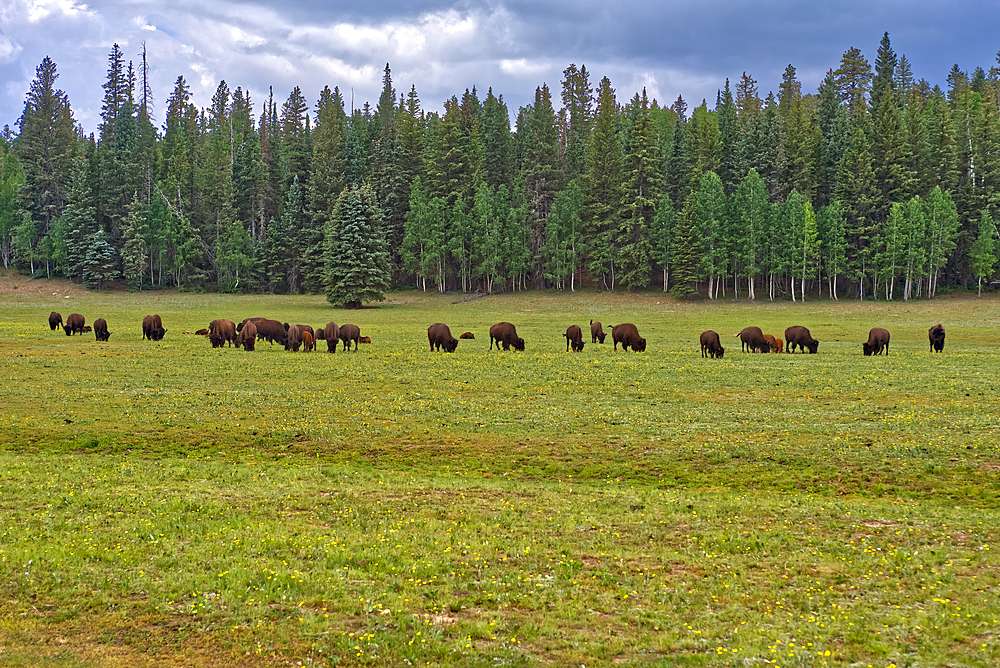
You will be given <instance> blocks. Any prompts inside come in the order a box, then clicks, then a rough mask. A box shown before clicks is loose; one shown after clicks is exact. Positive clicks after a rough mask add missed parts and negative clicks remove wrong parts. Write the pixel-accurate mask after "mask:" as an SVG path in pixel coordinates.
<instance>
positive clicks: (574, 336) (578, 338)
mask: <svg viewBox="0 0 1000 668" xmlns="http://www.w3.org/2000/svg"><path fill="white" fill-rule="evenodd" d="M563 336H565V337H566V352H569V348H570V346H571V345H572V346H573V352H575V353H579V352H583V331H582V330H581V329H580V325H570V326H569V327H567V328H566V333H565V334H563Z"/></svg>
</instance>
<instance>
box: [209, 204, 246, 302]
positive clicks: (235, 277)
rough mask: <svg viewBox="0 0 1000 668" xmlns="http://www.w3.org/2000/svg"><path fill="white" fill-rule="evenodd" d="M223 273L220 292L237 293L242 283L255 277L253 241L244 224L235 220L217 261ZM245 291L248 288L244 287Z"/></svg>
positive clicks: (222, 244)
mask: <svg viewBox="0 0 1000 668" xmlns="http://www.w3.org/2000/svg"><path fill="white" fill-rule="evenodd" d="M216 262H217V264H218V265H219V269H220V271H221V275H222V280H221V281H220V282H219V288H220V290H224V291H227V292H228V291H231V292H235V291H237V290H239V289H240V285H241V283H243V282H245V281H247V280H248V279H249V278H251V277H252V276H253V269H254V264H255V258H254V255H253V239H251V238H250V233H249V232H248V231H247V228H246V227H244V225H243V223H242V222H241V221H239V220H234V221H233V222H232V224H231V225H230V226H229V229H228V230H227V231H226V234H225V235H224V236H223V239H222V242H221V243H220V244H219V255H218V258H217V260H216ZM244 291H246V286H245V285H244Z"/></svg>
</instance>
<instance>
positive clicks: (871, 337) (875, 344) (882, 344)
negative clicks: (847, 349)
mask: <svg viewBox="0 0 1000 668" xmlns="http://www.w3.org/2000/svg"><path fill="white" fill-rule="evenodd" d="M861 350H862V351H863V352H864V354H865V357H869V356H871V355H881V354H882V351H883V350H885V354H886V357H888V356H889V330H887V329H882V328H881V327H872V328H871V330H870V331H869V332H868V340H867V341H865V342H864V343H862V344H861Z"/></svg>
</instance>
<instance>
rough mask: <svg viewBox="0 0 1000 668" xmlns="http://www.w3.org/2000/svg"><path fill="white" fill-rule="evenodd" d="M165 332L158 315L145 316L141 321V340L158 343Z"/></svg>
mask: <svg viewBox="0 0 1000 668" xmlns="http://www.w3.org/2000/svg"><path fill="white" fill-rule="evenodd" d="M166 333H167V330H165V329H163V321H162V320H161V319H160V316H158V315H147V316H146V317H145V318H143V319H142V338H143V340H146V339H149V340H150V341H159V340H161V339H162V338H163V335H164V334H166Z"/></svg>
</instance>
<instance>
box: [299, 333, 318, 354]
mask: <svg viewBox="0 0 1000 668" xmlns="http://www.w3.org/2000/svg"><path fill="white" fill-rule="evenodd" d="M314 350H316V339H314V338H313V335H312V334H310V333H309V330H308V329H306V330H303V331H302V352H304V353H311V352H312V351H314Z"/></svg>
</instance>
